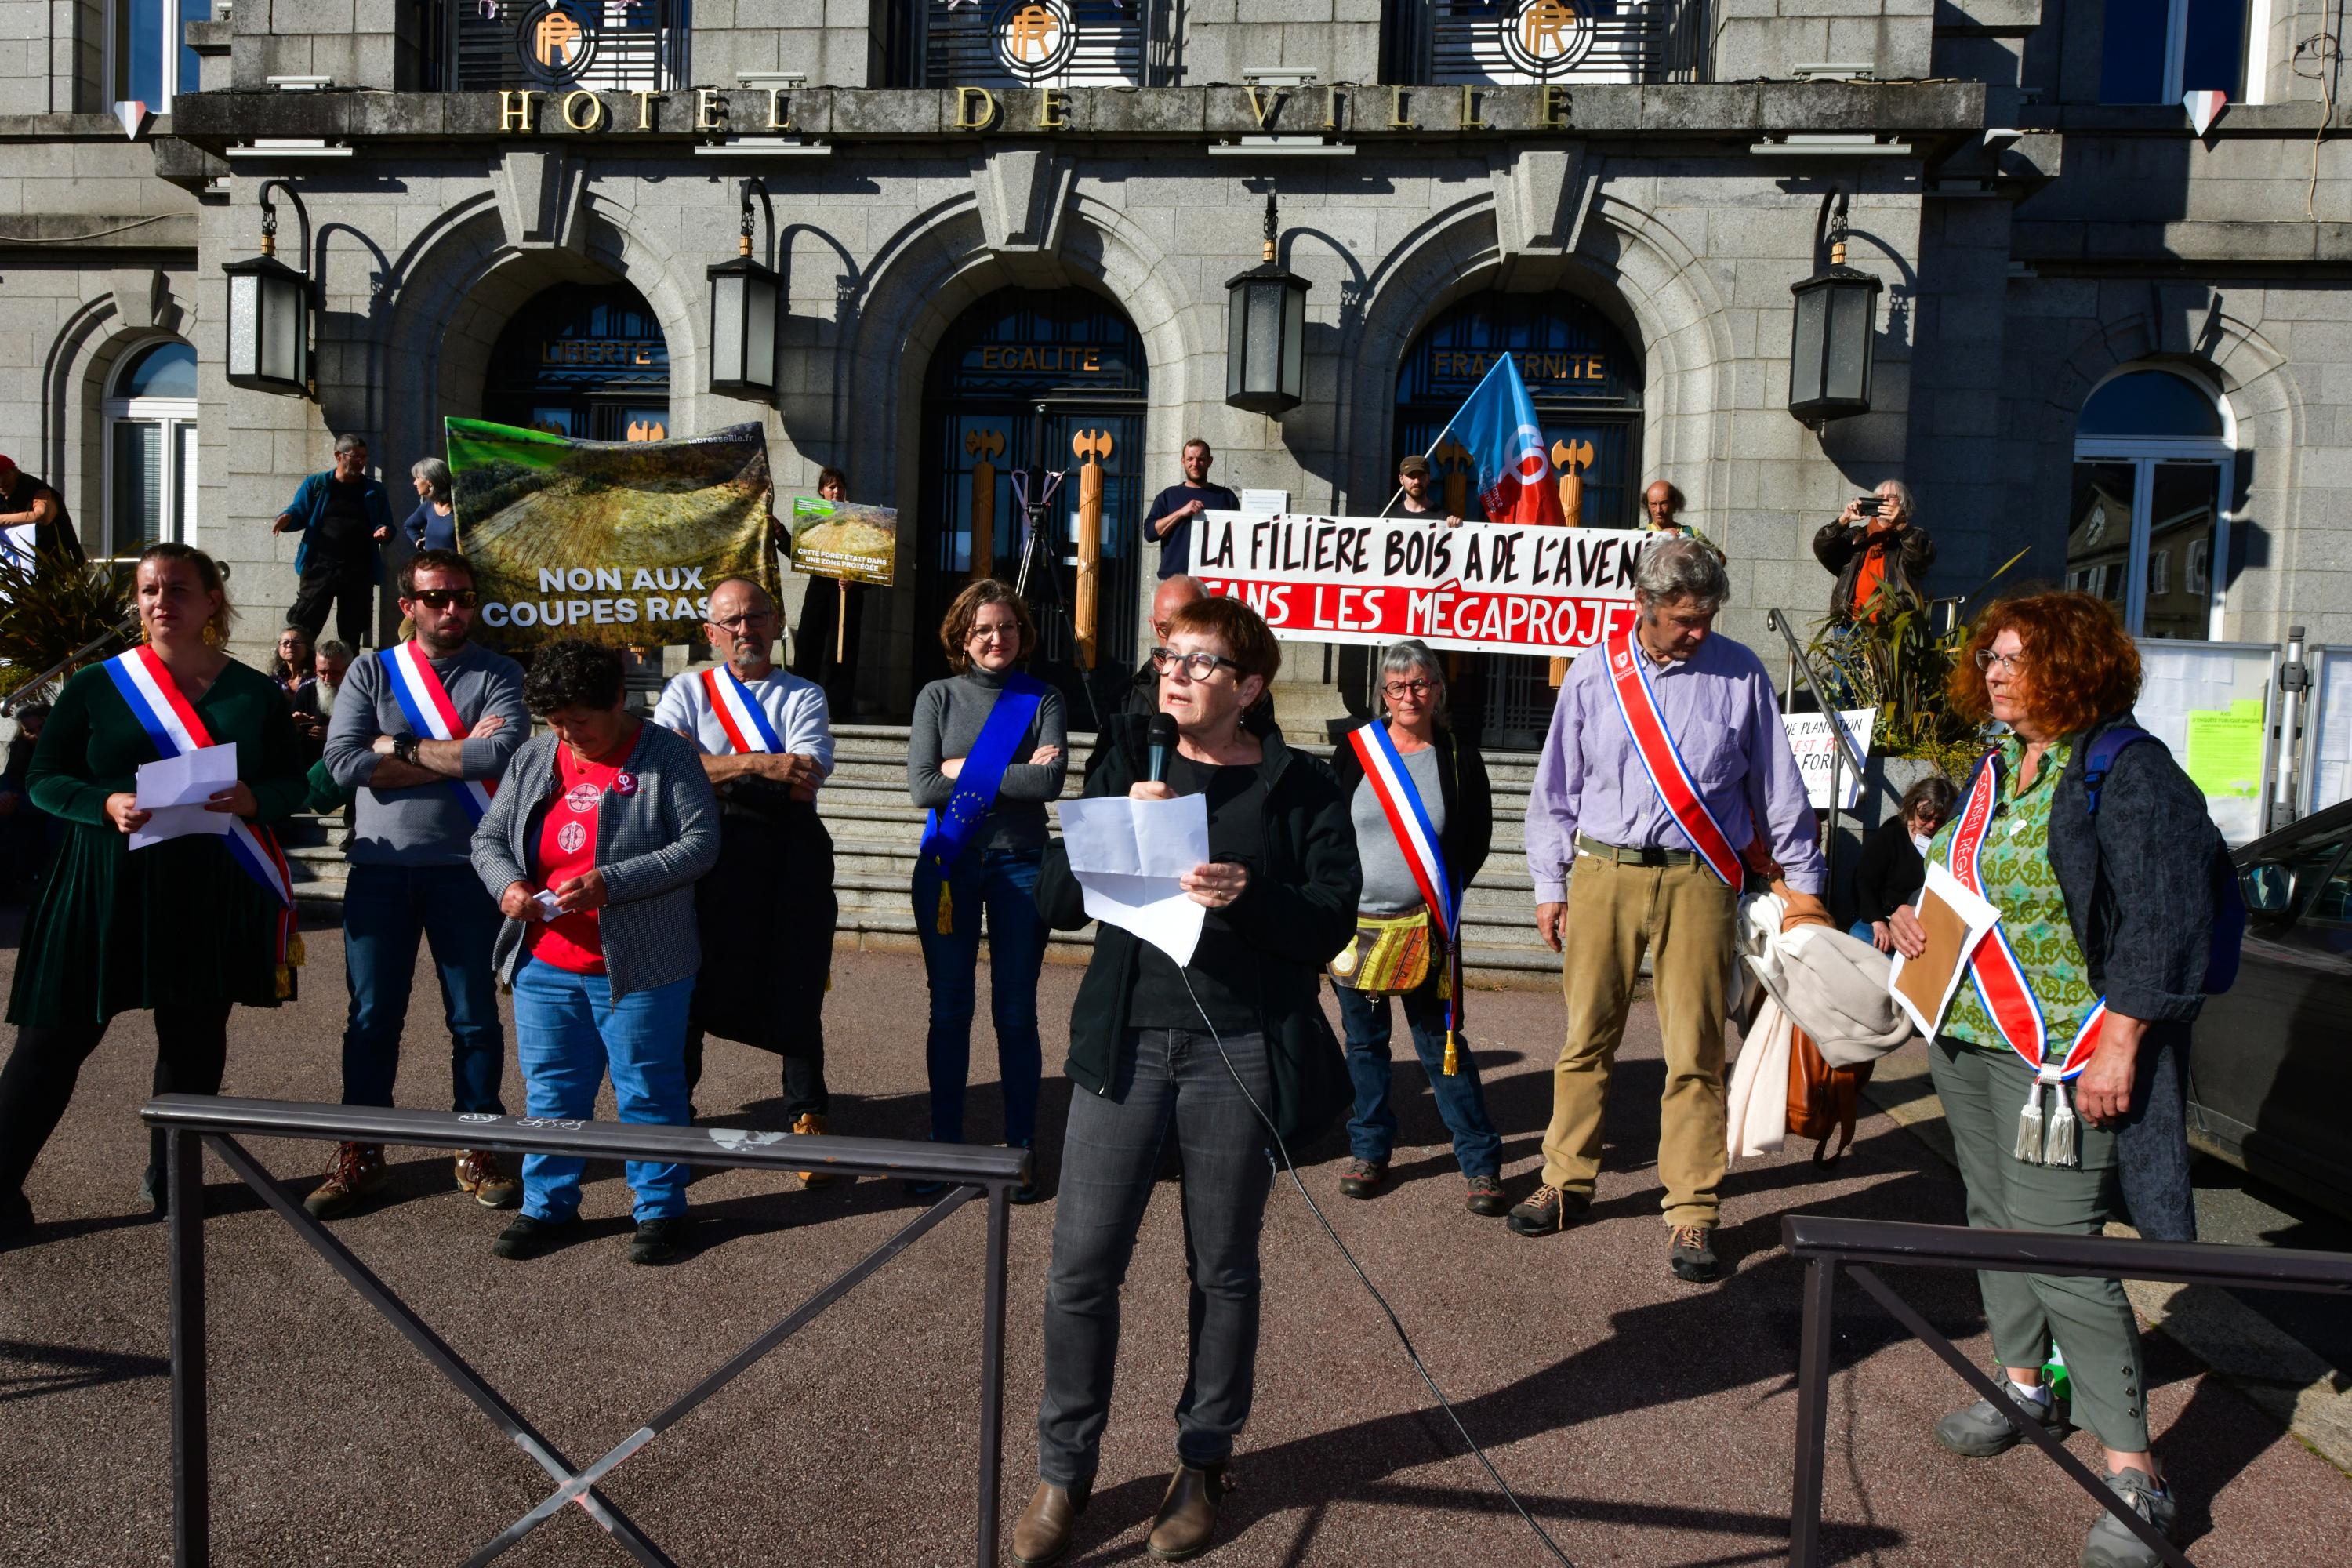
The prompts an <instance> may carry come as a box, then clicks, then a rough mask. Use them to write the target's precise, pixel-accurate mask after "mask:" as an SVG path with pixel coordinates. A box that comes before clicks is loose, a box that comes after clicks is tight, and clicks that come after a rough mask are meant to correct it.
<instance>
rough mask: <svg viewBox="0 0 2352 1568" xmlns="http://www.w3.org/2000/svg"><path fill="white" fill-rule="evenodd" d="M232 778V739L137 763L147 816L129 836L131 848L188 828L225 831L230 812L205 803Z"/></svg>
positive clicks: (182, 833)
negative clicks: (217, 809)
mask: <svg viewBox="0 0 2352 1568" xmlns="http://www.w3.org/2000/svg"><path fill="white" fill-rule="evenodd" d="M234 784H236V742H234V741H230V742H226V743H225V744H222V745H217V746H205V747H201V748H199V749H198V750H196V751H193V752H188V753H187V754H186V755H184V756H178V757H166V758H164V759H163V761H162V762H159V763H141V764H140V766H139V788H138V802H139V809H140V810H142V811H144V812H148V813H151V814H152V815H151V816H149V817H148V819H147V825H146V826H143V827H141V828H138V829H135V830H134V831H133V832H132V833H131V848H133V849H144V848H146V847H147V846H149V845H150V844H161V843H163V841H164V840H165V839H167V838H181V837H186V836H187V835H189V834H192V833H216V834H221V835H224V836H226V834H227V832H228V823H229V815H228V813H227V812H225V811H212V810H208V809H206V807H205V802H207V801H209V800H211V799H212V797H213V796H214V795H217V794H219V793H220V792H221V791H222V790H225V789H227V788H229V787H230V786H232V785H234Z"/></svg>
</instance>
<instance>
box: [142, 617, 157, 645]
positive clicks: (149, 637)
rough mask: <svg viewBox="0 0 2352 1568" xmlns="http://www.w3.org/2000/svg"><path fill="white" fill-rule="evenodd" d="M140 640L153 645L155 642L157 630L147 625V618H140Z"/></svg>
mask: <svg viewBox="0 0 2352 1568" xmlns="http://www.w3.org/2000/svg"><path fill="white" fill-rule="evenodd" d="M139 640H140V641H141V642H143V643H152V642H153V641H154V640H155V628H154V627H153V626H149V625H148V624H147V617H146V616H140V617H139Z"/></svg>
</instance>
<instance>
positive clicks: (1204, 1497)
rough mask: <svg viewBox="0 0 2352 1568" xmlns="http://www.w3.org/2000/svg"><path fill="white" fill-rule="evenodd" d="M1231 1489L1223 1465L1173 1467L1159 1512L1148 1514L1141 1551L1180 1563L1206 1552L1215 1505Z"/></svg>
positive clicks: (1214, 1526)
mask: <svg viewBox="0 0 2352 1568" xmlns="http://www.w3.org/2000/svg"><path fill="white" fill-rule="evenodd" d="M1232 1489H1233V1488H1232V1487H1231V1486H1229V1485H1228V1484H1227V1483H1226V1481H1225V1467H1224V1466H1223V1465H1211V1466H1208V1467H1206V1468H1202V1467H1197V1466H1193V1465H1179V1466H1177V1467H1176V1473H1175V1474H1174V1475H1172V1476H1171V1477H1169V1478H1168V1493H1167V1495H1166V1496H1165V1497H1163V1498H1161V1499H1160V1511H1159V1512H1158V1513H1156V1514H1154V1515H1152V1516H1151V1537H1150V1540H1148V1541H1146V1542H1144V1543H1143V1546H1144V1550H1145V1551H1147V1552H1150V1553H1151V1555H1153V1556H1154V1557H1157V1558H1159V1559H1160V1561H1161V1562H1162V1563H1182V1562H1185V1561H1187V1560H1188V1559H1191V1558H1194V1557H1198V1556H1199V1555H1201V1553H1202V1552H1206V1551H1207V1550H1208V1549H1209V1548H1210V1547H1211V1546H1212V1545H1213V1544H1214V1543H1215V1542H1216V1538H1217V1505H1218V1504H1219V1503H1221V1502H1223V1501H1224V1500H1225V1493H1227V1492H1229V1491H1231V1490H1232Z"/></svg>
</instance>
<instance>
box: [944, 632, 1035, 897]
mask: <svg viewBox="0 0 2352 1568" xmlns="http://www.w3.org/2000/svg"><path fill="white" fill-rule="evenodd" d="M1045 691H1046V687H1045V682H1044V681H1041V680H1038V679H1034V677H1031V676H1026V675H1022V674H1019V673H1017V672H1014V673H1011V674H1008V675H1006V676H1005V678H1004V689H1003V690H1002V691H999V692H998V693H997V694H996V704H995V706H994V707H992V708H991V709H989V710H988V717H987V719H985V720H984V721H982V723H981V726H980V736H979V738H978V739H977V740H975V741H973V742H972V743H971V755H969V756H967V757H966V758H964V760H963V766H962V767H961V769H960V770H958V771H957V773H956V787H955V794H953V795H950V796H949V797H948V803H947V805H943V806H940V808H938V809H937V810H935V811H933V812H932V813H931V814H930V815H929V816H928V817H927V818H925V820H924V823H923V843H922V847H921V849H920V850H919V852H918V853H919V855H920V856H921V858H922V860H923V863H924V864H925V865H928V866H929V867H930V868H932V870H934V871H935V872H937V873H938V875H939V879H940V908H939V916H938V921H937V923H936V925H935V926H934V928H933V929H934V932H935V934H937V935H940V936H947V935H949V934H950V933H951V932H953V931H954V930H955V923H954V922H955V906H954V903H953V902H952V901H951V900H950V898H949V896H948V873H949V871H950V869H952V868H954V866H955V863H956V862H957V861H958V860H960V859H961V858H963V852H964V849H965V847H966V846H968V845H970V844H971V836H972V834H973V833H975V832H977V831H978V830H979V827H980V825H981V824H982V822H983V821H985V820H986V819H987V816H988V813H989V808H990V807H992V806H993V805H995V804H996V790H997V786H998V785H1000V784H1003V782H1004V770H1005V769H1006V768H1007V767H1009V766H1011V765H1012V763H1013V749H1014V748H1015V747H1017V746H1019V745H1020V744H1021V738H1022V737H1023V736H1024V735H1026V734H1027V733H1028V732H1029V723H1030V721H1031V720H1033V719H1034V718H1036V716H1037V708H1038V705H1039V704H1040V703H1042V702H1044V701H1045Z"/></svg>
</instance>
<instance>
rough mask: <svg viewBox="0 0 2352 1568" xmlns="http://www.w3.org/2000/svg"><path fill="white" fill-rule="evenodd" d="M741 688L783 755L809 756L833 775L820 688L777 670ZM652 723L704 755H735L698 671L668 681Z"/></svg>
mask: <svg viewBox="0 0 2352 1568" xmlns="http://www.w3.org/2000/svg"><path fill="white" fill-rule="evenodd" d="M743 684H744V687H745V688H746V689H748V690H749V691H750V692H751V697H752V700H754V701H756V702H757V703H758V704H759V705H760V711H761V712H762V713H765V714H766V715H767V716H768V723H769V725H770V726H771V727H772V728H773V729H774V731H776V737H777V739H779V740H781V741H782V742H783V743H784V750H785V751H786V752H791V753H793V755H796V756H812V757H814V758H815V759H816V765H817V767H818V768H819V769H820V770H821V771H822V772H823V773H824V774H825V775H826V776H827V777H830V776H832V773H833V723H832V721H831V719H830V717H829V716H828V715H827V713H826V711H825V705H824V688H822V687H820V686H818V685H817V684H816V682H814V681H813V680H803V679H801V678H800V677H799V676H797V675H794V674H793V673H792V672H791V671H790V670H788V669H785V668H782V667H781V666H780V667H778V668H774V669H771V670H770V671H769V672H768V674H767V677H766V679H761V680H747V681H745V682H744V683H743ZM654 722H655V723H656V724H659V725H660V726H661V727H662V728H663V729H665V730H676V731H678V732H679V733H681V734H684V735H688V736H691V737H692V738H693V741H694V743H695V744H696V745H697V746H699V747H700V748H701V749H702V751H703V753H704V754H705V755H707V756H714V757H730V756H733V755H734V754H735V745H734V742H731V741H730V740H728V738H727V731H726V729H725V727H724V726H722V725H721V724H720V723H719V715H718V714H717V713H715V712H713V711H712V710H711V706H710V691H709V688H707V687H705V686H704V685H703V683H702V671H700V670H698V669H695V670H688V672H687V673H686V674H684V675H679V676H674V677H672V678H671V679H670V682H669V684H668V685H667V686H665V687H663V688H662V694H661V700H660V701H659V702H656V704H654Z"/></svg>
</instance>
